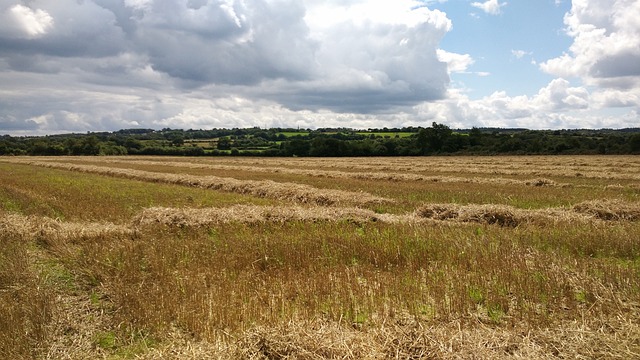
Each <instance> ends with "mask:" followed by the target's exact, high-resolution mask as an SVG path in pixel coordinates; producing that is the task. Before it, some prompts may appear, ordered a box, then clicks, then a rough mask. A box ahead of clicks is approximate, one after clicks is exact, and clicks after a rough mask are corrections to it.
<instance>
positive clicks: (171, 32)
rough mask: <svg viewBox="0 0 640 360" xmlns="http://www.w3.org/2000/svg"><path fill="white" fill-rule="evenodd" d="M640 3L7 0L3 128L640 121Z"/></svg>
mask: <svg viewBox="0 0 640 360" xmlns="http://www.w3.org/2000/svg"><path fill="white" fill-rule="evenodd" d="M637 19H640V0H506V1H505V0H486V1H485V0H422V1H417V0H394V1H389V0H0V134H9V135H14V136H16V135H17V136H19V135H45V134H59V133H69V132H89V131H92V132H93V131H115V130H119V129H128V128H151V129H162V128H172V129H211V128H234V127H239V128H244V127H261V128H271V127H290V128H304V129H306V128H311V129H315V128H324V127H349V128H354V129H368V128H383V127H389V128H392V127H405V126H425V127H426V126H430V125H431V124H432V123H433V122H437V123H439V124H445V125H447V126H449V127H451V128H454V129H458V128H460V129H462V128H471V127H505V128H528V129H574V128H591V129H600V128H627V127H640V21H638V20H637Z"/></svg>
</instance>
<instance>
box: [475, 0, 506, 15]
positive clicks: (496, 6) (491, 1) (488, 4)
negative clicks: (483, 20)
mask: <svg viewBox="0 0 640 360" xmlns="http://www.w3.org/2000/svg"><path fill="white" fill-rule="evenodd" d="M505 5H507V3H506V2H503V3H501V2H500V1H499V0H487V1H485V2H473V3H471V6H473V7H476V8H478V9H480V10H482V11H484V12H486V13H487V14H491V15H498V14H500V11H501V10H500V8H502V7H503V6H505Z"/></svg>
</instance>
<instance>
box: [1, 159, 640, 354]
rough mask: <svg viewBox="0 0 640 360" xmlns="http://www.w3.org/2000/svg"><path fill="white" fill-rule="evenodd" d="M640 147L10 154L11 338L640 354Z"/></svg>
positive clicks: (299, 348) (6, 267)
mask: <svg viewBox="0 0 640 360" xmlns="http://www.w3.org/2000/svg"><path fill="white" fill-rule="evenodd" d="M639 324H640V157H637V156H635V157H634V156H580V157H579V156H562V157H552V156H546V157H542V156H541V157H419V158H243V157H216V158H205V157H200V158H178V157H133V156H131V157H0V339H2V340H0V358H26V359H30V358H36V359H62V358H67V359H94V358H107V359H171V358H174V359H185V358H187V359H203V358H213V359H218V358H219V359H228V358H237V359H345V358H346V359H407V358H411V359H418V358H431V359H455V358H479V359H480V358H482V359H492V358H493V359H502V358H534V359H538V358H540V359H553V358H613V359H615V358H619V359H629V358H640V325H639Z"/></svg>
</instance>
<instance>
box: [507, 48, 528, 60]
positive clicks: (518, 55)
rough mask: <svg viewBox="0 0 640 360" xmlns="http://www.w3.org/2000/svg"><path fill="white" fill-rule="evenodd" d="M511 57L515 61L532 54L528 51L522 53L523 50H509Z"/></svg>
mask: <svg viewBox="0 0 640 360" xmlns="http://www.w3.org/2000/svg"><path fill="white" fill-rule="evenodd" d="M511 55H513V56H514V57H515V58H516V59H522V58H523V57H525V56H526V55H529V56H531V55H533V53H532V52H530V51H524V50H511Z"/></svg>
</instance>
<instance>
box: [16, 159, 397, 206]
mask: <svg viewBox="0 0 640 360" xmlns="http://www.w3.org/2000/svg"><path fill="white" fill-rule="evenodd" d="M5 160H6V159H5ZM13 162H18V163H23V164H28V165H32V166H41V167H47V168H55V169H63V170H69V171H78V172H84V173H91V174H99V175H107V176H114V177H122V178H127V179H134V180H141V181H149V182H161V183H168V184H176V185H182V186H191V187H199V188H205V189H212V190H219V191H226V192H233V193H238V194H245V195H251V196H257V197H263V198H272V199H278V200H287V201H293V202H297V203H303V204H316V205H322V206H331V205H336V204H343V203H347V204H354V205H366V204H377V203H388V202H392V201H391V200H389V199H386V198H383V197H379V196H374V195H371V194H368V193H365V192H351V191H343V190H334V189H318V188H315V187H312V186H309V185H304V184H296V183H280V182H275V181H271V180H260V181H258V180H238V179H234V178H223V177H217V176H195V175H183V174H167V173H156V172H150V171H143V170H133V169H119V168H112V167H104V166H94V165H76V164H70V163H60V162H44V161H13Z"/></svg>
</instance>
